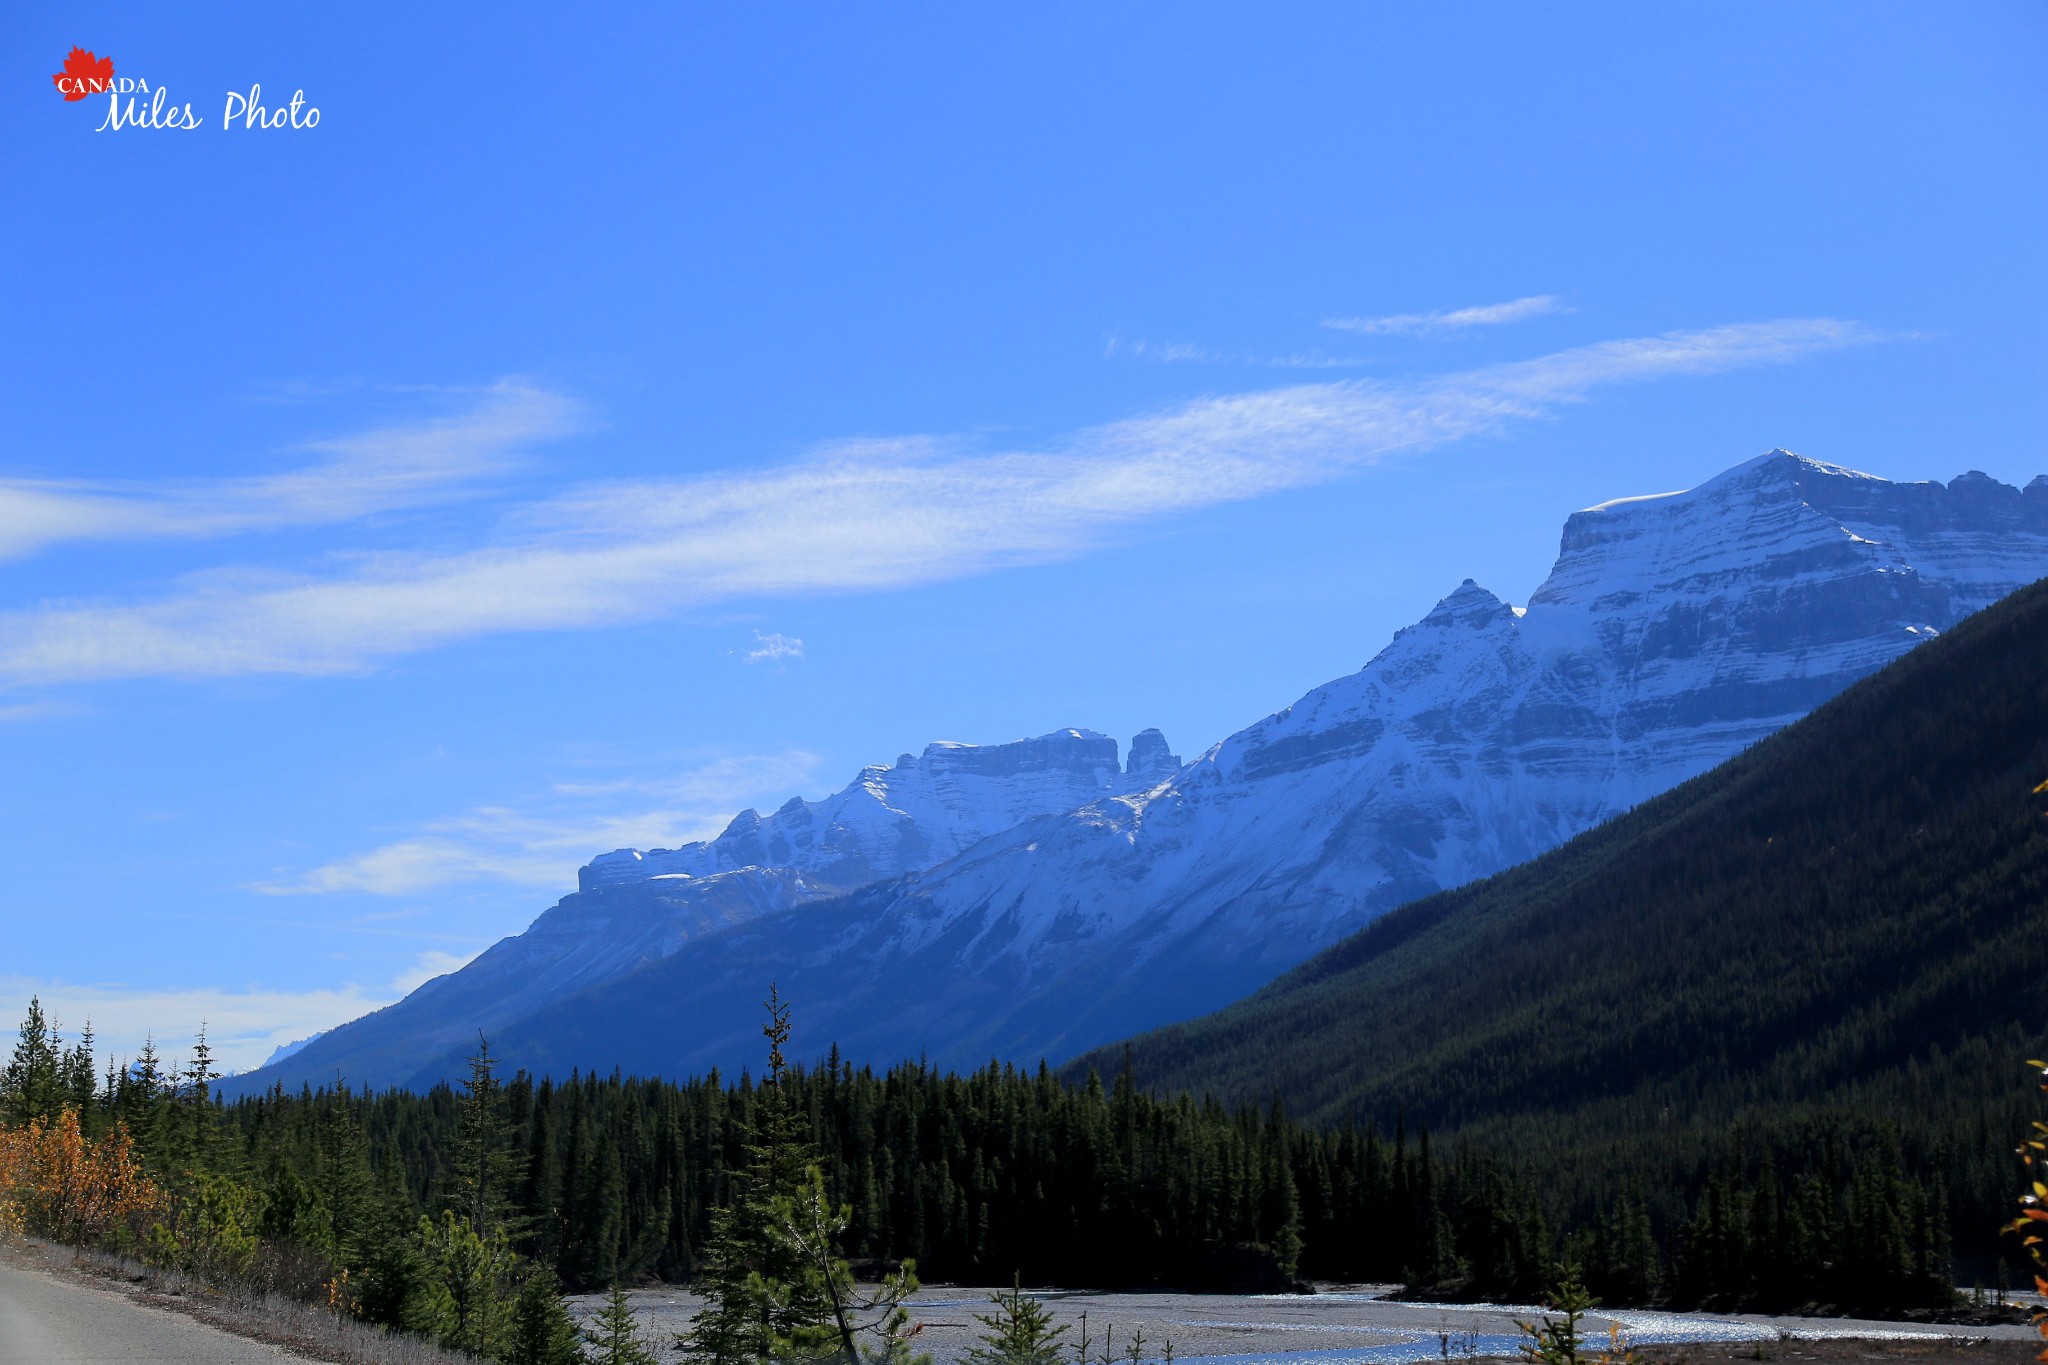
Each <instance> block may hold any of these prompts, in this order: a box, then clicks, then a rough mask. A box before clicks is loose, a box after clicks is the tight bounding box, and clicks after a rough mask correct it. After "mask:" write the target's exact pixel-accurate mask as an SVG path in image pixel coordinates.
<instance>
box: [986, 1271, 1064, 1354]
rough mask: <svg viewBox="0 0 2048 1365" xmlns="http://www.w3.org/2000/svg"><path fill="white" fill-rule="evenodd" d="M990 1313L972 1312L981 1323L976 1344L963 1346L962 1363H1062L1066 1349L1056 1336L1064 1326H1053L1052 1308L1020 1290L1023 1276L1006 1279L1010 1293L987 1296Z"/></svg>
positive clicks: (1059, 1334) (1022, 1285)
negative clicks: (990, 1307) (965, 1347)
mask: <svg viewBox="0 0 2048 1365" xmlns="http://www.w3.org/2000/svg"><path fill="white" fill-rule="evenodd" d="M988 1301H989V1302H990V1303H992V1304H994V1305H995V1310H996V1311H995V1312H993V1313H976V1314H974V1315H973V1317H974V1320H975V1321H976V1322H978V1323H980V1324H981V1328H982V1330H981V1334H980V1336H979V1337H978V1338H977V1339H976V1344H975V1345H973V1346H970V1347H968V1348H967V1354H966V1355H965V1357H964V1359H965V1361H966V1365H1064V1363H1065V1360H1066V1348H1065V1347H1064V1346H1063V1345H1062V1344H1061V1342H1060V1338H1062V1337H1064V1336H1065V1335H1066V1334H1067V1329H1066V1328H1065V1327H1055V1326H1053V1323H1052V1311H1051V1310H1050V1309H1048V1308H1047V1307H1046V1306H1045V1305H1044V1304H1042V1303H1040V1302H1039V1301H1038V1300H1037V1299H1034V1298H1031V1297H1029V1296H1028V1295H1026V1294H1025V1292H1024V1277H1023V1276H1021V1275H1019V1276H1016V1277H1014V1278H1013V1279H1012V1280H1011V1282H1010V1292H1009V1293H1007V1294H1005V1293H1000V1292H998V1293H995V1294H991V1295H989V1300H988Z"/></svg>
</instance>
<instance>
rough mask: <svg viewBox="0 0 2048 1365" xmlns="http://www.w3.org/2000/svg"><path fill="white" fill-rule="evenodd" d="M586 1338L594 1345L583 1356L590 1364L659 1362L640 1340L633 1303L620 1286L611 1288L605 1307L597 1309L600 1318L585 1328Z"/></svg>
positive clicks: (606, 1297) (613, 1364)
mask: <svg viewBox="0 0 2048 1365" xmlns="http://www.w3.org/2000/svg"><path fill="white" fill-rule="evenodd" d="M583 1338H584V1340H585V1341H588V1342H589V1343H590V1346H591V1349H590V1351H588V1352H586V1353H585V1355H584V1359H585V1360H588V1361H589V1362H591V1365H657V1362H656V1358H655V1354H654V1352H652V1351H650V1350H648V1349H647V1347H646V1345H645V1344H644V1343H643V1342H642V1341H641V1340H640V1331H639V1325H638V1324H637V1323H636V1322H635V1321H634V1318H633V1305H632V1303H631V1301H630V1300H628V1299H627V1297H626V1291H625V1290H624V1289H622V1288H620V1287H619V1286H618V1285H613V1286H612V1287H611V1292H610V1293H609V1294H607V1295H606V1296H605V1301H604V1307H602V1308H600V1309H598V1310H597V1317H596V1318H595V1319H594V1320H593V1321H592V1322H591V1324H590V1325H589V1326H588V1327H585V1328H584V1329H583Z"/></svg>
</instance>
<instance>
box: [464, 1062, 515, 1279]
mask: <svg viewBox="0 0 2048 1365" xmlns="http://www.w3.org/2000/svg"><path fill="white" fill-rule="evenodd" d="M502 1089H503V1088H502V1087H501V1086H500V1085H499V1083H498V1077H497V1063H496V1062H495V1061H493V1060H492V1058H491V1045H490V1041H489V1040H488V1039H486V1038H485V1037H484V1036H483V1035H482V1034H478V1035H477V1050H476V1055H475V1056H473V1057H471V1058H470V1059H469V1077H468V1079H466V1080H465V1081H464V1082H463V1083H462V1097H461V1108H462V1124H461V1129H460V1131H459V1132H458V1133H457V1135H456V1147H455V1203H456V1207H457V1209H458V1210H459V1211H460V1213H461V1216H462V1219H463V1221H464V1222H466V1223H467V1224H469V1229H470V1231H471V1232H473V1233H475V1234H476V1235H477V1236H478V1237H480V1238H488V1237H490V1236H491V1235H492V1234H493V1233H495V1232H497V1231H500V1230H501V1229H502V1225H503V1222H504V1217H505V1208H506V1202H507V1200H506V1192H507V1189H508V1188H509V1187H510V1185H511V1183H512V1179H513V1174H514V1171H515V1169H516V1167H517V1165H518V1157H517V1156H516V1154H514V1153H513V1152H511V1151H509V1150H508V1149H507V1148H506V1145H505V1140H504V1124H503V1122H502V1120H501V1118H500V1116H499V1113H498V1108H499V1102H500V1099H501V1094H502Z"/></svg>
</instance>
